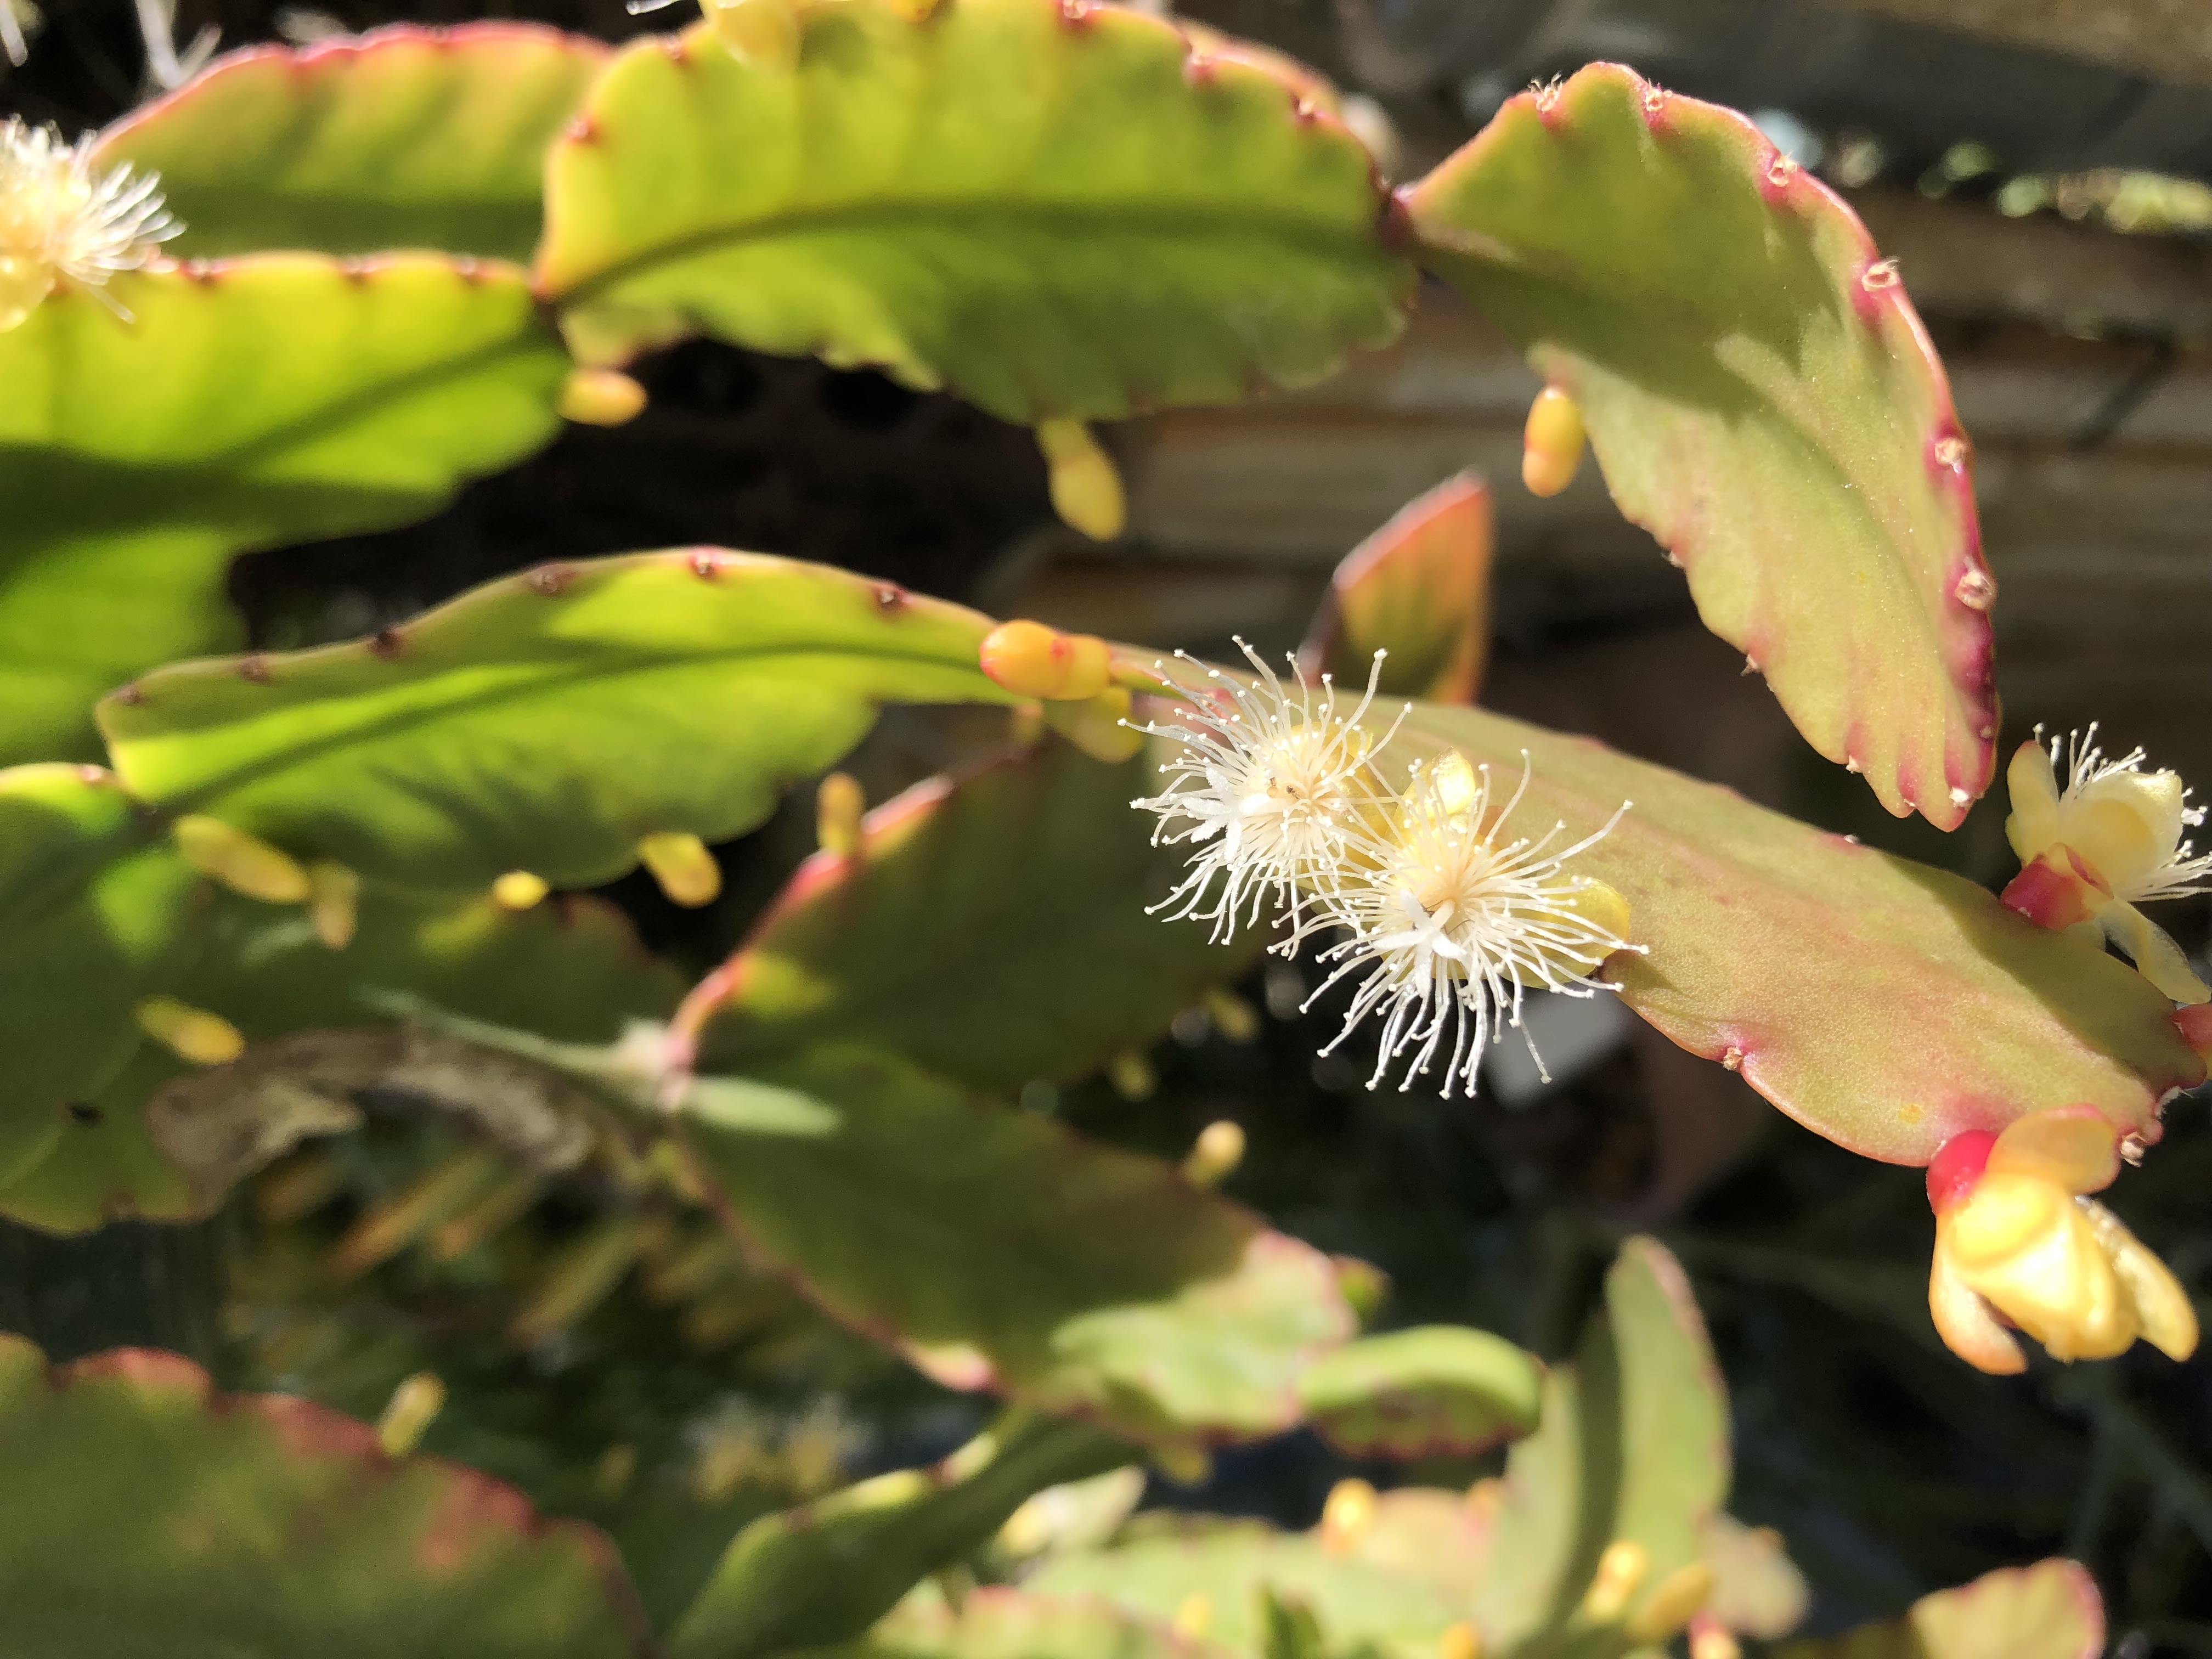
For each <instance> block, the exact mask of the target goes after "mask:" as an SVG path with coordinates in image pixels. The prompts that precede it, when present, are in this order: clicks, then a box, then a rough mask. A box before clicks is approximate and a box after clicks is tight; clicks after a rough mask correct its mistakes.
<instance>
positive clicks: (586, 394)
mask: <svg viewBox="0 0 2212 1659" xmlns="http://www.w3.org/2000/svg"><path fill="white" fill-rule="evenodd" d="M553 406H554V408H555V409H556V410H559V411H560V415H561V418H562V420H564V421H574V422H576V424H577V425H579V426H621V425H623V424H624V423H625V422H630V421H634V420H635V419H636V418H637V417H638V416H640V415H641V414H642V413H643V412H644V410H645V388H644V387H643V386H640V385H639V384H638V383H637V382H636V381H635V380H632V379H630V377H629V375H627V374H623V372H622V371H621V370H620V369H618V368H572V369H570V370H569V371H568V379H567V380H563V381H562V382H561V395H560V396H559V397H558V398H556V399H555V400H554V404H553Z"/></svg>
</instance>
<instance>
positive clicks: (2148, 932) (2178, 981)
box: [2097, 904, 2212, 1003]
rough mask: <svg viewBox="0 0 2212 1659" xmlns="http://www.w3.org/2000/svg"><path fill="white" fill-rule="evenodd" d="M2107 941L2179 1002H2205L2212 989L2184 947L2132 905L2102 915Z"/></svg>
mask: <svg viewBox="0 0 2212 1659" xmlns="http://www.w3.org/2000/svg"><path fill="white" fill-rule="evenodd" d="M2097 921H2098V924H2099V926H2100V927H2102V928H2103V929H2104V930H2105V937H2106V939H2110V940H2112V943H2113V944H2115V945H2118V946H2119V947H2120V949H2121V950H2123V951H2126V952H2127V954H2128V957H2129V959H2130V960H2131V961H2132V962H2133V963H2135V965H2136V972H2137V973H2139V974H2141V975H2142V976H2143V977H2144V978H2145V979H2147V980H2148V981H2150V982H2151V983H2152V984H2153V985H2154V986H2156V987H2158V989H2159V990H2160V992H2162V993H2164V994H2166V996H2168V997H2170V998H2172V1000H2174V1001H2176V1002H2190V1003H2195V1002H2203V1001H2204V1000H2206V999H2207V998H2212V987H2207V986H2206V984H2205V983H2204V981H2203V980H2201V979H2199V978H2197V973H2196V970H2195V969H2192V968H2191V967H2190V965H2189V958H2188V957H2185V956H2184V955H2183V954H2182V952H2181V947H2180V946H2179V945H2176V944H2175V943H2174V942H2173V940H2172V939H2171V938H2170V937H2168V936H2167V933H2166V929H2164V928H2163V927H2160V926H2159V925H2158V924H2157V923H2156V922H2154V921H2152V920H2151V919H2150V918H2149V917H2148V916H2146V915H2143V913H2142V911H2140V910H2138V909H2136V908H2135V906H2133V905H2132V904H2111V905H2107V906H2106V907H2105V908H2104V909H2103V910H2102V911H2100V912H2099V914H2098V916H2097Z"/></svg>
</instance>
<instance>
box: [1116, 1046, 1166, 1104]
mask: <svg viewBox="0 0 2212 1659" xmlns="http://www.w3.org/2000/svg"><path fill="white" fill-rule="evenodd" d="M1106 1080H1107V1081H1108V1082H1109V1083H1110V1084H1112V1085H1114V1092H1115V1094H1117V1095H1119V1096H1121V1098H1122V1099H1124V1100H1130V1101H1136V1100H1150V1099H1151V1098H1152V1091H1154V1090H1156V1089H1158V1087H1159V1086H1160V1078H1159V1073H1157V1072H1155V1071H1154V1070H1153V1069H1152V1061H1151V1060H1147V1059H1146V1057H1145V1056H1144V1055H1143V1054H1139V1053H1138V1052H1137V1051H1136V1050H1135V1049H1134V1048H1127V1049H1124V1050H1123V1051H1122V1052H1121V1053H1120V1054H1116V1055H1115V1056H1114V1058H1113V1059H1111V1060H1108V1061H1107V1062H1106Z"/></svg>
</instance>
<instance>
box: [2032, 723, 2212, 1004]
mask: <svg viewBox="0 0 2212 1659" xmlns="http://www.w3.org/2000/svg"><path fill="white" fill-rule="evenodd" d="M2036 735H2037V738H2038V741H2036V742H2033V743H2027V744H2021V748H2020V751H2019V752H2018V753H2017V754H2015V756H2014V757H2013V759H2012V765H2011V768H2010V769H2008V772H2007V773H2006V784H2007V787H2008V789H2009V790H2010V792H2011V795H2012V816H2011V817H2008V818H2007V819H2006V820H2005V835H2006V837H2007V839H2008V840H2009V841H2010V842H2012V848H2013V851H2014V852H2015V853H2016V854H2018V855H2019V857H2020V861H2021V872H2020V874H2019V875H2018V876H2016V877H2015V878H2013V881H2012V883H2011V884H2010V885H2009V886H2008V887H2007V888H2006V889H2005V892H2004V901H2005V902H2006V903H2007V904H2008V905H2010V906H2011V907H2012V908H2014V909H2015V910H2018V911H2020V912H2021V914H2022V915H2026V916H2027V917H2028V918H2029V920H2031V921H2036V922H2039V923H2040V924H2042V925H2043V926H2044V927H2058V928H2065V927H2079V926H2081V925H2083V924H2093V925H2094V927H2096V928H2097V930H2098V931H2099V932H2100V933H2102V934H2103V936H2104V937H2105V938H2106V939H2108V940H2110V941H2111V942H2112V944H2114V945H2118V946H2119V948H2120V949H2121V950H2123V951H2125V952H2127V954H2128V956H2129V957H2130V959H2132V960H2133V961H2134V963H2135V964H2136V968H2137V969H2140V970H2141V971H2142V975H2143V976H2144V977H2145V978H2146V979H2148V980H2149V981H2151V983H2152V984H2154V985H2155V986H2156V987H2158V988H2159V989H2160V990H2161V991H2163V992H2164V993H2166V995H2167V996H2169V997H2171V998H2172V1000H2174V1001H2176V1002H2183V1003H2197V1002H2203V1001H2204V1000H2206V999H2207V997H2208V996H2212V990H2208V988H2207V987H2206V986H2205V985H2204V983H2203V981H2201V980H2199V979H2198V978H2197V975H2196V973H2195V971H2194V970H2193V969H2191V967H2190V965H2189V961H2188V958H2187V957H2185V956H2184V955H2183V954H2182V952H2181V949H2180V947H2179V945H2176V944H2174V942H2173V941H2172V939H2169V938H2168V937H2167V936H2166V933H2165V931H2164V930H2163V929H2161V928H2160V927H2158V926H2157V925H2156V924H2155V923H2154V922H2152V921H2150V920H2149V919H2148V917H2146V916H2145V915H2142V912H2140V911H2139V910H2137V909H2136V908H2135V907H2136V905H2137V904H2141V903H2144V902H2148V901H2151V900H2154V899H2168V898H2182V897H2185V896H2188V895H2190V894H2191V893H2202V892H2205V891H2208V890H2212V854H2197V853H2196V852H2195V850H2194V848H2191V845H2190V843H2189V842H2188V841H2186V840H2185V838H2184V836H2183V832H2184V831H2185V830H2186V829H2194V828H2196V827H2197V826H2198V825H2201V824H2202V823H2203V822H2204V813H2203V809H2202V808H2199V807H2193V806H2191V805H2189V791H2188V790H2187V789H2186V788H2185V787H2183V785H2182V781H2181V779H2180V777H2179V775H2177V774H2175V773H2172V772H2166V771H2158V772H2146V771H2144V770H2143V769H2142V761H2143V752H2142V750H2140V749H2136V750H2131V751H2130V752H2129V753H2128V754H2125V755H2123V756H2121V757H2119V759H2118V760H2106V758H2105V756H2104V751H2103V750H2100V748H2098V746H2097V742H2096V738H2097V728H2096V727H2095V726H2090V727H2089V729H2088V730H2087V732H2083V733H2081V734H2080V735H2078V736H2077V735H2075V734H2073V733H2070V732H2069V734H2068V735H2067V737H2066V738H2065V740H2064V743H2063V745H2062V744H2061V743H2060V741H2059V740H2058V739H2057V738H2053V739H2052V740H2051V747H2050V750H2049V751H2048V752H2047V753H2046V752H2045V749H2044V747H2043V744H2042V743H2041V741H2040V738H2041V737H2042V732H2041V731H2040V729H2039V730H2038V732H2037V734H2036ZM2062 761H2063V763H2064V765H2065V769H2066V779H2067V781H2066V785H2065V787H2064V788H2063V789H2062V788H2060V787H2059V783H2058V768H2059V765H2060V763H2061V762H2062Z"/></svg>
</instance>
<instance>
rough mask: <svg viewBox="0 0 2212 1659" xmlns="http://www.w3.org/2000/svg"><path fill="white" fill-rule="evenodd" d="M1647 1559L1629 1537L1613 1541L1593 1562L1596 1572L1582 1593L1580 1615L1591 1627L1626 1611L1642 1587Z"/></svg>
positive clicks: (1641, 1546)
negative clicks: (1595, 1561) (1595, 1565)
mask: <svg viewBox="0 0 2212 1659" xmlns="http://www.w3.org/2000/svg"><path fill="white" fill-rule="evenodd" d="M1650 1568H1651V1557H1650V1553H1649V1552H1647V1551H1646V1550H1645V1549H1644V1546H1643V1545H1641V1544H1639V1543H1638V1542H1637V1541H1635V1540H1634V1539H1632V1538H1616V1539H1614V1540H1613V1542H1611V1543H1610V1544H1607V1546H1606V1547H1605V1552H1604V1553H1603V1554H1601V1555H1600V1556H1599V1557H1598V1559H1597V1571H1596V1572H1595V1573H1594V1574H1593V1575H1591V1577H1590V1583H1589V1589H1586V1590H1584V1591H1583V1605H1582V1615H1583V1618H1584V1619H1586V1620H1589V1622H1590V1623H1591V1624H1593V1625H1610V1624H1612V1623H1613V1621H1614V1620H1617V1619H1619V1618H1620V1615H1621V1614H1622V1613H1625V1612H1626V1611H1627V1610H1628V1603H1629V1601H1631V1600H1632V1598H1633V1597H1634V1595H1636V1592H1637V1590H1638V1589H1639V1588H1640V1587H1641V1586H1642V1585H1643V1583H1644V1574H1645V1573H1646V1572H1648V1571H1650Z"/></svg>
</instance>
